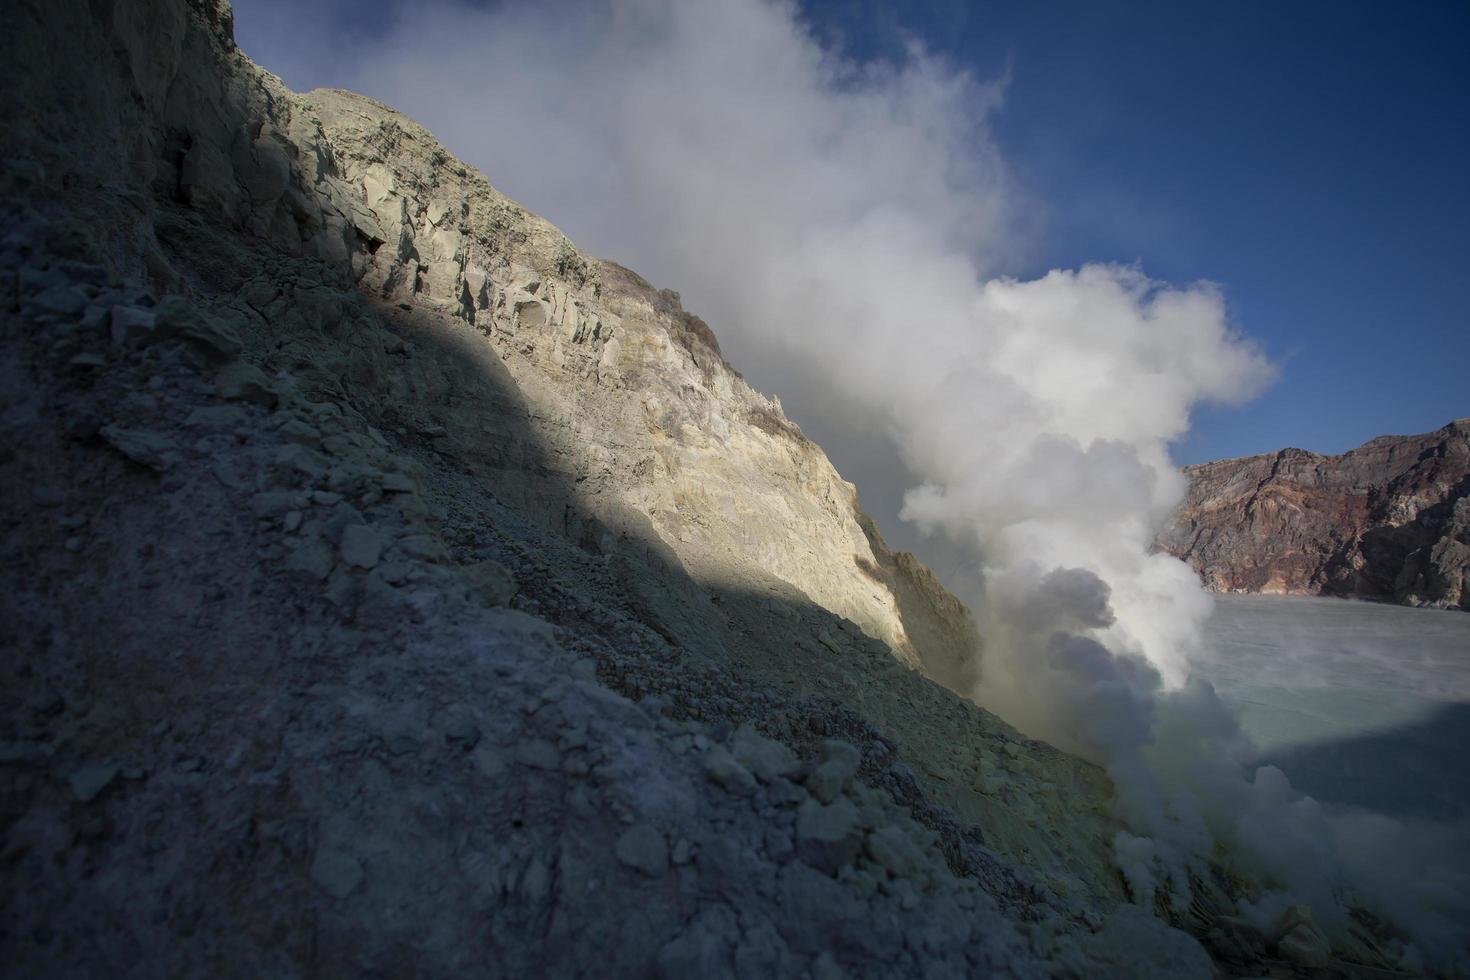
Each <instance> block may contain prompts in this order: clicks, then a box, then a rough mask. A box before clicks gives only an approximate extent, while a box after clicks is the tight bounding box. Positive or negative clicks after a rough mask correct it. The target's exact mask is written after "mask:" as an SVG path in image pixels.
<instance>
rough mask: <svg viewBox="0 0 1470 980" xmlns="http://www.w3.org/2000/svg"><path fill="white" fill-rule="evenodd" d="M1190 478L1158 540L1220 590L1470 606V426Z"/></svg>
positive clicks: (1269, 458)
mask: <svg viewBox="0 0 1470 980" xmlns="http://www.w3.org/2000/svg"><path fill="white" fill-rule="evenodd" d="M1184 472H1185V475H1186V476H1188V477H1189V490H1188V495H1187V496H1186V498H1185V500H1184V503H1183V504H1182V505H1181V506H1180V507H1179V509H1178V511H1176V512H1175V514H1174V517H1173V520H1172V522H1171V523H1170V524H1169V526H1168V527H1167V528H1166V529H1165V530H1164V531H1163V533H1162V534H1160V535H1159V537H1158V539H1157V542H1156V543H1157V546H1158V547H1159V548H1160V549H1162V550H1164V551H1167V552H1168V553H1170V554H1172V555H1175V556H1176V557H1178V558H1182V559H1184V560H1185V561H1187V562H1189V564H1190V565H1192V566H1193V567H1194V569H1195V570H1196V571H1198V572H1199V574H1200V577H1201V578H1202V579H1203V580H1204V583H1205V585H1206V586H1207V587H1208V588H1210V589H1211V590H1213V591H1216V592H1260V593H1273V594H1285V595H1331V596H1348V597H1355V598H1363V599H1375V600H1380V601H1386V602H1398V603H1404V604H1408V605H1420V606H1440V607H1446V608H1452V609H1467V610H1470V419H1458V420H1456V421H1454V422H1451V423H1450V424H1449V425H1446V426H1445V427H1444V428H1442V429H1438V430H1436V431H1434V432H1429V433H1425V434H1424V435H1417V436H1380V437H1379V438H1377V439H1373V440H1371V441H1369V442H1367V443H1364V444H1363V445H1362V446H1359V447H1358V448H1357V449H1353V450H1350V451H1349V452H1346V453H1343V454H1342V455H1340V456H1319V455H1318V454H1316V453H1309V452H1306V451H1305V450H1302V449H1283V450H1281V451H1280V452H1277V453H1272V454H1269V455H1264V456H1248V457H1245V458H1243V459H1225V460H1219V461H1217V462H1213V463H1202V464H1200V465H1197V466H1189V467H1186V468H1185V470H1184Z"/></svg>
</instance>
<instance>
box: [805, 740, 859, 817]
mask: <svg viewBox="0 0 1470 980" xmlns="http://www.w3.org/2000/svg"><path fill="white" fill-rule="evenodd" d="M822 758H823V761H822V764H821V765H819V766H817V768H816V769H813V770H812V772H811V774H810V775H809V776H807V778H806V788H807V789H808V790H810V791H811V794H812V795H813V796H815V797H816V798H817V799H819V800H821V801H822V802H823V803H831V802H832V801H833V800H835V799H836V798H837V797H838V795H839V794H840V793H841V792H842V791H843V790H844V789H846V788H847V787H848V785H849V784H850V783H851V782H852V779H853V777H854V776H855V775H857V770H858V763H859V762H860V761H861V760H862V755H861V754H860V753H859V752H858V750H857V749H856V748H855V747H854V746H852V745H851V744H849V743H847V742H844V741H842V740H841V739H835V738H829V739H827V740H826V741H824V742H823V743H822Z"/></svg>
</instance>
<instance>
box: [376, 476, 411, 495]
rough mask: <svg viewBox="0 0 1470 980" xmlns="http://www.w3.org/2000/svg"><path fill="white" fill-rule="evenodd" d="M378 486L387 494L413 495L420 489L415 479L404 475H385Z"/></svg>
mask: <svg viewBox="0 0 1470 980" xmlns="http://www.w3.org/2000/svg"><path fill="white" fill-rule="evenodd" d="M378 485H379V486H380V487H382V488H383V490H384V491H385V492H387V493H413V492H414V491H415V490H417V489H418V487H417V486H415V485H414V482H413V479H412V478H411V477H408V476H406V475H404V474H402V473H384V474H383V479H382V480H380V481H379V483H378Z"/></svg>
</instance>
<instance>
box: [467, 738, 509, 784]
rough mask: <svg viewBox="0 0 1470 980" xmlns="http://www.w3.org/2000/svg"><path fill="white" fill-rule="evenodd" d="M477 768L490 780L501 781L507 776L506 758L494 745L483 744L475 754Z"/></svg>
mask: <svg viewBox="0 0 1470 980" xmlns="http://www.w3.org/2000/svg"><path fill="white" fill-rule="evenodd" d="M473 758H474V760H475V768H476V769H479V770H480V772H481V773H483V774H484V775H485V777H486V778H488V779H499V778H500V777H501V776H503V775H505V769H506V765H505V756H504V755H502V754H501V752H500V750H499V749H497V748H496V747H495V746H493V745H488V744H484V743H481V745H480V746H479V747H478V748H476V749H475V750H474V752H473Z"/></svg>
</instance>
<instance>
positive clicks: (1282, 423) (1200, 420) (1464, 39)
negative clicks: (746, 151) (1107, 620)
mask: <svg viewBox="0 0 1470 980" xmlns="http://www.w3.org/2000/svg"><path fill="white" fill-rule="evenodd" d="M805 9H806V11H807V14H808V16H809V17H810V18H811V20H812V23H813V24H814V26H816V27H817V28H818V29H819V31H820V32H821V33H823V34H824V35H825V36H828V37H832V38H839V37H840V38H841V39H842V42H843V43H845V44H846V45H848V46H849V47H850V48H851V49H853V50H855V51H858V52H861V53H863V54H865V55H867V56H882V55H883V54H885V53H891V52H892V51H893V48H894V45H896V44H898V43H901V42H900V40H899V39H900V37H901V36H902V33H903V32H905V31H908V32H911V33H913V34H914V35H916V36H918V37H920V38H922V39H923V41H924V42H925V43H926V44H927V45H929V46H930V47H931V48H933V49H934V50H935V51H938V52H942V53H945V54H947V55H949V56H950V57H952V58H954V59H955V60H956V61H957V62H960V63H963V64H966V65H970V66H973V68H974V70H975V71H976V72H977V73H979V74H981V75H982V76H994V75H996V74H998V73H1000V72H1002V71H1004V70H1005V67H1006V66H1007V65H1009V66H1010V72H1011V81H1010V85H1009V87H1008V89H1007V92H1006V100H1005V106H1004V108H1003V109H1002V110H1001V112H1000V113H998V114H997V116H996V117H995V118H994V125H995V129H996V136H997V139H998V141H999V143H1000V145H1001V147H1002V149H1003V150H1004V152H1005V153H1006V155H1007V157H1008V158H1009V160H1010V162H1011V164H1012V165H1013V166H1014V167H1015V169H1016V171H1017V173H1018V175H1019V176H1020V178H1021V179H1022V180H1023V181H1024V182H1025V183H1026V184H1027V185H1028V186H1029V187H1030V188H1031V189H1033V190H1034V191H1035V193H1036V196H1037V197H1038V198H1039V199H1040V200H1042V201H1045V202H1046V203H1047V220H1046V229H1045V234H1044V238H1043V244H1042V247H1041V248H1040V250H1039V252H1040V254H1037V255H1033V256H1030V257H1028V258H1027V259H1026V260H1025V264H1024V265H1023V266H1022V267H1021V268H1019V269H1018V270H1017V272H1018V274H1022V275H1029V274H1035V273H1038V272H1042V271H1045V269H1047V268H1050V267H1053V266H1063V267H1070V266H1076V265H1078V264H1080V263H1082V262H1084V261H1098V260H1113V261H1120V262H1132V261H1135V260H1137V261H1140V262H1141V263H1142V265H1143V267H1144V269H1145V270H1146V271H1148V272H1149V274H1150V275H1153V276H1156V277H1158V278H1162V279H1167V280H1171V281H1178V282H1184V281H1190V280H1194V279H1210V280H1213V281H1215V282H1217V283H1220V284H1221V285H1222V286H1223V287H1224V290H1225V295H1226V297H1227V299H1228V301H1229V303H1230V309H1231V312H1232V315H1233V317H1234V319H1235V321H1236V323H1237V324H1238V325H1239V326H1240V327H1241V329H1243V330H1244V331H1245V332H1247V333H1248V334H1250V335H1251V336H1253V337H1254V338H1256V340H1257V341H1258V342H1259V343H1260V344H1261V345H1262V346H1263V347H1264V348H1265V349H1266V350H1267V351H1268V352H1269V353H1270V354H1271V355H1272V357H1273V359H1275V360H1276V361H1277V362H1278V363H1279V364H1280V365H1281V368H1282V374H1281V378H1280V380H1279V381H1278V382H1277V383H1276V385H1275V386H1274V387H1273V388H1271V389H1270V390H1269V391H1267V392H1266V393H1265V394H1264V395H1262V396H1260V397H1259V398H1258V399H1257V400H1256V401H1255V402H1254V403H1253V404H1251V405H1249V406H1247V407H1245V408H1239V409H1215V410H1211V409H1205V410H1204V411H1202V412H1201V413H1200V414H1199V415H1198V416H1197V417H1196V422H1195V428H1194V431H1193V432H1192V433H1191V435H1190V437H1189V438H1188V439H1187V440H1186V441H1185V442H1184V443H1183V444H1181V445H1180V446H1179V447H1177V456H1178V457H1179V459H1180V461H1181V462H1186V463H1187V462H1196V461H1199V460H1203V459H1212V458H1219V457H1225V456H1239V455H1247V454H1251V453H1257V452H1264V451H1268V450H1270V449H1273V448H1278V447H1283V446H1300V447H1302V448H1307V449H1313V450H1316V451H1320V452H1340V451H1342V450H1345V449H1348V448H1350V447H1352V446H1355V445H1357V444H1359V443H1361V442H1363V441H1364V440H1366V439H1368V438H1371V437H1372V436H1375V435H1380V434H1385V433H1410V432H1421V431H1427V430H1430V429H1433V428H1437V427H1438V426H1440V425H1443V424H1444V423H1445V422H1447V421H1449V420H1450V419H1452V418H1457V417H1462V416H1465V415H1470V307H1467V297H1466V287H1467V286H1470V4H1467V3H1463V2H1462V3H1450V2H1441V3H1408V4H1386V3H1353V2H1348V3H1338V2H1334V3H1288V4H1282V3H1265V2H1247V3H1236V4H1180V3H1172V2H1133V3H1128V4H1097V3H1087V2H1072V3H1060V2H1046V3H1034V2H1032V3H1027V2H1007V3H983V4H982V3H974V4H971V3H962V2H941V3H936V4H930V5H914V6H913V7H911V8H910V7H904V8H902V9H891V8H890V7H889V6H888V5H886V4H881V3H876V2H868V0H852V2H843V0H830V2H829V0H819V2H813V3H810V4H807V5H806V7H805Z"/></svg>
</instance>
